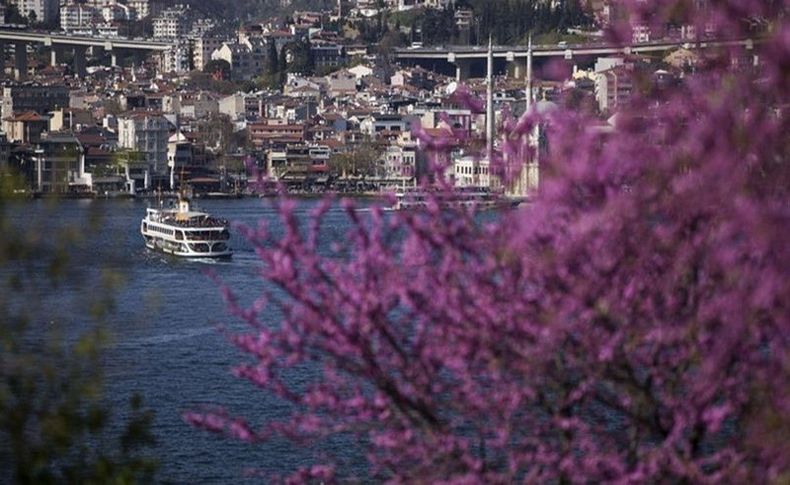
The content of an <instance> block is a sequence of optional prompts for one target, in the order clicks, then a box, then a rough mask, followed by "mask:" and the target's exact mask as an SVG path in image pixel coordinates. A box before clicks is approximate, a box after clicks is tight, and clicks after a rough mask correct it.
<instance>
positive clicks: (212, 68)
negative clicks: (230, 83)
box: [203, 59, 231, 80]
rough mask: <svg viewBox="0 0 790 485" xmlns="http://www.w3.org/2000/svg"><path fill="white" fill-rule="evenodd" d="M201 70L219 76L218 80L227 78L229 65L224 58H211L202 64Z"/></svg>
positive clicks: (229, 75) (229, 70)
mask: <svg viewBox="0 0 790 485" xmlns="http://www.w3.org/2000/svg"><path fill="white" fill-rule="evenodd" d="M203 72H205V73H206V74H211V75H214V76H216V77H219V78H220V80H229V79H230V77H231V67H230V64H229V63H228V61H226V60H225V59H212V60H210V61H208V62H207V63H206V65H205V66H203Z"/></svg>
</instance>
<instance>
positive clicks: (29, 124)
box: [3, 111, 49, 143]
mask: <svg viewBox="0 0 790 485" xmlns="http://www.w3.org/2000/svg"><path fill="white" fill-rule="evenodd" d="M48 129H49V117H48V116H42V115H40V114H38V113H36V112H35V111H25V112H24V113H15V114H13V115H11V116H9V117H7V118H3V131H4V132H5V133H6V136H7V137H8V141H10V142H17V143H36V142H38V141H39V140H40V139H41V134H42V133H44V132H46V131H47V130H48Z"/></svg>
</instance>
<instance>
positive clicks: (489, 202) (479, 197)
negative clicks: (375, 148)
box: [393, 187, 515, 210]
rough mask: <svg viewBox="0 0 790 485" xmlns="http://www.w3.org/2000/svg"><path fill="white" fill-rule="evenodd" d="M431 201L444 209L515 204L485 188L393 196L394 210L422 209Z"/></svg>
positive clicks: (492, 207)
mask: <svg viewBox="0 0 790 485" xmlns="http://www.w3.org/2000/svg"><path fill="white" fill-rule="evenodd" d="M429 200H433V201H434V202H435V203H437V204H439V206H440V207H442V208H445V209H451V208H455V209H458V208H472V207H474V208H475V209H478V210H480V209H498V208H504V207H511V206H514V205H515V202H514V201H512V200H510V199H506V198H505V197H503V196H502V194H500V193H497V192H493V191H491V189H489V188H487V187H463V188H458V189H454V190H452V191H447V192H443V191H440V190H436V191H426V190H423V189H417V190H410V191H404V192H398V193H396V194H395V205H394V207H393V209H394V210H407V209H424V208H425V207H427V206H428V201H429Z"/></svg>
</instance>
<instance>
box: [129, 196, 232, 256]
mask: <svg viewBox="0 0 790 485" xmlns="http://www.w3.org/2000/svg"><path fill="white" fill-rule="evenodd" d="M140 233H141V234H142V235H143V238H145V245H146V247H147V248H148V249H153V250H156V251H162V252H164V253H167V254H172V255H174V256H181V257H186V258H229V257H230V256H231V255H232V254H233V251H232V250H231V248H230V247H229V246H228V239H230V230H229V224H228V221H226V220H224V219H218V218H216V217H212V216H211V215H209V214H207V213H205V212H197V211H192V210H191V209H190V206H189V200H187V199H184V198H181V199H179V200H178V206H177V207H176V208H173V209H163V208H160V209H151V208H149V209H146V214H145V218H144V219H143V220H142V222H141V223H140Z"/></svg>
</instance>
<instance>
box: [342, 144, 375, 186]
mask: <svg viewBox="0 0 790 485" xmlns="http://www.w3.org/2000/svg"><path fill="white" fill-rule="evenodd" d="M380 155H381V151H380V150H379V149H377V148H376V146H375V145H373V144H371V143H363V144H361V145H359V146H355V147H353V149H352V150H350V151H348V152H347V153H340V154H335V155H332V158H330V159H329V170H330V171H332V173H333V174H335V175H337V176H340V177H343V178H345V177H347V176H349V175H351V176H372V175H376V167H377V163H378V160H379V157H380Z"/></svg>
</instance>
